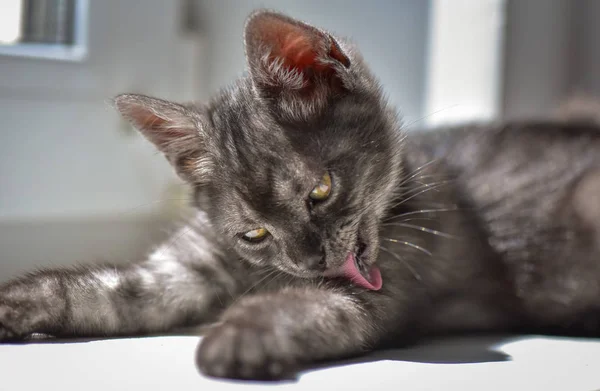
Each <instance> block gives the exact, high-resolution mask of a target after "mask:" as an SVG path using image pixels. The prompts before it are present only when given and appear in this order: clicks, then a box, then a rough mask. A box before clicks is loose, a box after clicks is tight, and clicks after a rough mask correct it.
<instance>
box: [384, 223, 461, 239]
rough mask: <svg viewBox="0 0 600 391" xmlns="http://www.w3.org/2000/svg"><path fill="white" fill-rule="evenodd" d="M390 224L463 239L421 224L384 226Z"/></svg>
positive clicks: (395, 224)
mask: <svg viewBox="0 0 600 391" xmlns="http://www.w3.org/2000/svg"><path fill="white" fill-rule="evenodd" d="M390 225H391V226H397V227H406V228H412V229H416V230H418V231H422V232H427V233H430V234H432V235H437V236H441V237H443V238H447V239H461V238H460V237H459V236H456V235H451V234H447V233H445V232H442V231H438V230H435V229H431V228H426V227H422V226H420V225H414V224H406V223H387V224H382V226H390Z"/></svg>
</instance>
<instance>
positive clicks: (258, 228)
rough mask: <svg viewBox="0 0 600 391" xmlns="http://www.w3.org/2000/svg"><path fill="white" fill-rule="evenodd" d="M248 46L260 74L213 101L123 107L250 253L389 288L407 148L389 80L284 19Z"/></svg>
mask: <svg viewBox="0 0 600 391" xmlns="http://www.w3.org/2000/svg"><path fill="white" fill-rule="evenodd" d="M245 44H246V57H247V61H248V68H249V76H248V77H245V78H242V79H240V80H238V81H237V82H236V83H234V84H233V85H232V86H231V87H230V88H228V89H225V90H223V91H222V92H221V93H220V94H219V95H218V96H217V97H216V98H215V99H213V100H212V101H211V102H210V103H209V104H207V105H204V106H191V105H180V104H176V103H171V102H166V101H163V100H159V99H154V98H149V97H145V96H139V95H129V94H125V95H120V96H118V97H117V98H116V99H115V105H116V107H117V108H118V110H119V111H120V112H121V113H122V114H123V115H124V116H125V117H126V118H127V119H129V120H130V121H131V122H132V123H133V124H134V125H135V126H136V127H137V128H138V129H140V131H141V132H142V134H144V136H146V137H147V138H148V139H149V140H150V141H152V142H153V143H154V144H155V145H156V146H157V147H158V149H159V150H160V151H162V152H163V153H164V154H165V155H166V157H167V159H168V160H169V161H170V162H171V164H172V165H173V166H174V167H175V169H176V171H177V173H178V174H179V175H180V176H181V177H182V178H183V179H184V180H186V181H187V182H188V183H190V184H191V185H192V186H193V187H194V189H195V201H196V205H197V206H198V207H199V208H200V209H202V210H204V211H205V212H206V213H207V214H208V216H209V218H210V220H211V222H212V225H213V227H214V229H215V230H217V231H218V233H219V234H220V235H222V236H224V237H226V238H228V240H229V242H230V243H231V245H232V247H233V248H234V249H235V250H236V251H237V253H239V255H240V256H241V257H242V258H244V259H246V260H247V261H248V262H251V263H254V264H259V265H270V266H274V267H276V268H278V269H280V270H282V271H285V272H288V273H290V274H293V275H296V276H299V277H305V278H316V277H320V276H323V275H325V276H345V277H347V278H349V279H351V280H353V281H355V282H356V283H357V284H358V285H362V286H364V287H366V288H370V289H378V287H379V286H380V285H381V281H380V280H379V281H374V279H375V280H377V279H378V276H377V275H375V274H377V273H375V272H374V270H376V268H374V267H372V265H373V264H374V263H375V261H376V257H377V254H378V251H379V248H378V244H379V238H378V231H379V224H380V223H381V219H382V217H383V215H384V213H385V210H386V207H387V206H388V205H389V202H390V201H391V199H392V197H393V195H394V190H395V188H396V185H397V182H398V178H399V177H400V149H401V145H402V141H401V134H400V131H399V129H398V126H397V123H396V120H395V115H394V114H393V113H392V111H391V110H389V108H388V107H387V104H386V102H385V100H384V99H383V97H382V93H381V90H380V88H379V85H378V84H377V82H376V81H375V79H374V78H373V76H372V75H371V74H370V72H369V71H368V69H367V68H366V66H365V64H364V62H363V60H362V58H361V57H360V55H359V54H358V52H357V51H356V50H355V48H354V47H353V46H352V45H350V44H349V43H346V42H344V41H342V40H339V39H337V38H333V37H332V36H331V35H330V34H328V33H326V32H324V31H322V30H319V29H316V28H314V27H312V26H309V25H307V24H304V23H302V22H299V21H296V20H294V19H290V18H288V17H286V16H283V15H281V14H277V13H273V12H268V11H259V12H256V13H254V14H253V15H251V16H250V17H249V19H248V22H247V24H246V29H245ZM357 273H360V275H357ZM361 276H362V277H361Z"/></svg>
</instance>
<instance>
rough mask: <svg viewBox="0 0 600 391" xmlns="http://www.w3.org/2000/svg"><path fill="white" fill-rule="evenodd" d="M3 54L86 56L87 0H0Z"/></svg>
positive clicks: (50, 57)
mask: <svg viewBox="0 0 600 391" xmlns="http://www.w3.org/2000/svg"><path fill="white" fill-rule="evenodd" d="M0 10H2V11H1V12H0V55H11V56H21V57H37V58H47V59H55V60H72V61H77V60H81V59H83V58H84V57H85V54H86V45H85V43H86V39H85V29H84V23H83V22H84V20H85V14H86V10H87V0H0Z"/></svg>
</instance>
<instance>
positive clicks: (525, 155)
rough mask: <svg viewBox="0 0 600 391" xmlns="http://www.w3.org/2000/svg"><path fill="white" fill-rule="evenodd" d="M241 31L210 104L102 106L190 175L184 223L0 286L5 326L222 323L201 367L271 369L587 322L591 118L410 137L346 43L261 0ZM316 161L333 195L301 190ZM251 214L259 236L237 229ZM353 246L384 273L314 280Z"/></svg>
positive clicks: (595, 277)
mask: <svg viewBox="0 0 600 391" xmlns="http://www.w3.org/2000/svg"><path fill="white" fill-rule="evenodd" d="M278 23H282V24H281V26H283V30H285V29H288V30H285V31H287V32H290V31H291V32H292V33H294V34H295V33H296V32H298V31H300V32H301V33H302V34H306V36H305V38H306V39H307V41H306V42H313V41H314V42H316V44H315V45H316V46H315V48H316V49H315V53H316V56H317V64H316V65H314V66H315V67H314V68H310V67H309V69H304V68H301V69H297V68H289V67H287V65H286V62H285V61H283V60H282V59H280V58H272V56H271V55H272V53H276V52H277V50H278V49H277V48H274V47H273V46H272V45H275V44H277V43H276V42H275V43H274V41H273V37H272V35H269V34H270V33H269V32H272V30H269V29H272V27H273V26H274V25H275V26H277V25H278ZM290 26H291V27H290ZM296 28H297V30H294V29H296ZM245 39H246V51H247V55H248V65H249V69H250V76H249V77H246V78H242V79H240V80H238V81H237V82H235V83H234V84H233V85H232V86H231V87H229V88H228V89H226V90H223V91H222V92H221V93H220V94H219V95H218V96H216V97H215V98H214V99H213V100H212V101H211V102H209V103H208V104H207V105H204V106H192V105H179V104H176V103H172V102H165V101H162V100H158V99H154V98H149V97H144V96H140V95H121V96H119V97H117V98H116V99H115V106H116V108H117V109H118V110H119V111H120V112H121V113H122V114H123V115H124V116H125V117H126V118H128V119H129V120H131V121H132V123H134V124H135V125H136V126H137V127H138V128H139V129H140V131H141V132H142V134H144V135H145V136H146V137H147V138H148V139H149V140H150V141H152V142H153V143H154V144H156V146H157V148H158V149H159V150H160V151H161V152H163V153H164V154H165V156H166V157H167V159H168V160H169V162H171V164H172V165H173V166H174V167H175V169H176V171H177V172H178V173H179V175H180V176H181V177H182V178H183V179H184V180H186V181H187V182H188V183H189V184H190V185H191V186H192V187H193V189H194V202H195V206H196V207H197V212H196V214H195V215H193V216H190V219H189V223H188V224H186V225H184V226H183V227H182V228H180V229H179V230H178V231H176V232H174V233H173V235H172V237H171V238H170V239H169V240H167V241H166V242H165V243H163V244H162V245H160V246H158V247H157V248H156V249H155V250H154V251H153V252H152V253H151V255H149V256H148V258H147V259H146V260H143V261H141V262H139V263H132V264H130V265H128V266H116V267H112V266H94V267H80V268H77V269H63V270H48V271H41V272H37V273H33V274H30V275H27V276H24V277H22V278H19V279H16V280H14V281H11V282H8V283H7V284H5V285H3V286H1V287H0V339H19V338H24V337H26V336H28V335H29V334H31V333H39V332H41V333H48V334H53V335H57V336H61V337H68V336H116V335H142V334H149V333H158V332H169V331H173V330H176V329H177V328H179V327H184V326H195V325H200V324H207V323H211V322H215V321H216V322H217V323H216V326H215V327H213V328H211V329H210V330H209V331H208V332H207V334H206V336H205V338H204V339H203V341H202V343H201V344H200V346H199V348H198V352H197V363H198V366H199V368H200V370H201V371H202V372H204V373H205V374H207V375H211V376H218V377H233V378H248V379H262V378H268V379H272V378H275V379H277V378H282V377H286V376H289V375H293V374H294V373H295V371H296V370H297V369H298V368H300V367H301V366H304V365H307V364H310V363H313V362H315V361H318V360H324V359H335V358H340V357H343V356H347V355H351V354H357V353H361V352H364V351H366V350H369V349H372V348H374V347H376V346H379V345H386V344H387V343H406V342H411V341H414V340H415V338H417V337H423V336H425V335H428V334H432V333H445V332H454V331H468V330H487V331H498V330H502V331H507V330H529V331H537V332H541V331H552V332H559V333H576V334H589V335H595V336H598V335H599V334H600V325H599V322H598V320H600V262H598V258H599V255H600V223H599V221H600V207H599V205H600V201H599V199H598V197H599V194H600V193H599V191H600V153H598V152H599V151H600V128H599V127H598V126H597V125H593V124H591V123H589V122H588V123H583V122H582V123H577V122H572V121H571V122H568V121H567V122H565V121H562V122H556V123H517V124H495V125H488V126H466V127H460V128H455V129H443V130H439V131H437V132H430V133H414V134H410V135H404V134H403V133H402V131H401V129H400V125H399V122H398V121H397V119H396V117H395V115H394V114H393V113H394V112H393V110H391V109H390V108H389V107H388V106H387V104H386V102H385V100H384V98H383V96H382V93H381V91H380V88H379V85H378V84H377V82H376V80H375V79H374V78H373V76H371V74H370V73H369V71H368V70H367V68H366V65H365V63H364V61H363V59H362V58H361V57H360V55H359V54H358V52H357V51H356V50H355V48H354V47H353V46H352V45H350V44H349V43H347V42H345V41H343V40H341V39H337V38H333V37H332V36H330V35H329V34H327V33H325V32H323V31H321V30H317V29H315V28H313V27H310V26H307V25H305V24H303V23H300V22H297V21H294V20H292V19H289V18H287V17H285V16H281V15H278V14H274V13H270V12H265V11H261V12H257V13H255V14H253V15H252V16H251V17H250V19H249V22H248V24H247V27H246V38H245ZM282 40H283V41H284V42H285V39H283V38H282ZM330 49H331V51H328V50H330ZM338 50H339V51H341V53H340V52H338ZM332 53H333V54H332ZM296 54H297V53H296ZM325 172H329V173H330V174H331V176H332V179H333V190H332V193H331V197H330V198H329V199H327V200H326V201H324V202H320V203H312V202H310V201H309V199H308V194H309V193H310V191H311V189H312V188H313V187H314V186H315V185H316V183H318V181H319V179H320V178H321V177H322V175H323V174H324V173H325ZM258 227H265V228H267V229H268V230H269V232H270V233H271V236H269V237H268V238H267V239H266V240H265V241H263V242H261V243H248V242H246V241H244V240H243V238H242V237H241V234H243V233H244V232H247V231H249V230H252V229H255V228H258ZM357 242H362V243H363V244H366V245H367V250H366V252H365V253H364V255H363V256H362V258H361V260H362V262H364V264H365V265H366V266H367V267H368V266H371V265H377V266H378V267H379V268H380V269H381V273H382V276H383V281H384V282H383V287H382V289H381V290H379V291H369V290H366V289H363V288H360V287H358V286H355V285H353V284H351V283H350V282H348V281H346V280H344V279H341V278H325V277H324V276H323V271H324V268H328V269H331V268H336V267H339V266H340V265H341V264H342V263H343V261H344V259H345V258H346V255H347V254H348V252H352V251H355V246H356V243H357ZM314 257H319V258H322V259H323V260H324V264H323V265H321V266H322V267H321V266H319V267H315V264H314V263H311V262H308V260H310V259H314Z"/></svg>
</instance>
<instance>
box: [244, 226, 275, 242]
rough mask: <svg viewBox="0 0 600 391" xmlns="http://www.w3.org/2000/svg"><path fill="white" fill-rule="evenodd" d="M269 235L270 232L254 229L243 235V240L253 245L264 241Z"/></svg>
mask: <svg viewBox="0 0 600 391" xmlns="http://www.w3.org/2000/svg"><path fill="white" fill-rule="evenodd" d="M267 235H269V231H267V230H266V229H264V228H257V229H253V230H252V231H248V232H246V233H245V234H243V235H242V238H243V239H244V240H246V241H248V242H251V243H258V242H261V241H263V240H264V239H266V238H267Z"/></svg>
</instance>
